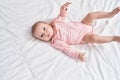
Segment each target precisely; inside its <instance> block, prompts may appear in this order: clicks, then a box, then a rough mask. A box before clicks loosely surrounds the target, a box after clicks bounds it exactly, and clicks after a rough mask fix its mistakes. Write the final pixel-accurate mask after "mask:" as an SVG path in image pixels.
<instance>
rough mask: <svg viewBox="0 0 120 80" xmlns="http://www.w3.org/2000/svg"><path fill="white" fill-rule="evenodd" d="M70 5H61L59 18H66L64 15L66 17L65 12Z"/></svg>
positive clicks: (67, 3) (68, 3)
mask: <svg viewBox="0 0 120 80" xmlns="http://www.w3.org/2000/svg"><path fill="white" fill-rule="evenodd" d="M70 4H71V3H70V2H66V3H65V4H63V5H62V6H61V8H60V14H59V16H61V17H66V15H67V10H68V9H67V8H68V6H69V5H70Z"/></svg>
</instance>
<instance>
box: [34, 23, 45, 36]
mask: <svg viewBox="0 0 120 80" xmlns="http://www.w3.org/2000/svg"><path fill="white" fill-rule="evenodd" d="M39 23H45V24H46V22H44V21H38V22H36V23H34V24H33V26H32V36H33V37H35V38H37V37H36V36H35V34H34V32H35V31H36V28H37V25H38V24H39Z"/></svg>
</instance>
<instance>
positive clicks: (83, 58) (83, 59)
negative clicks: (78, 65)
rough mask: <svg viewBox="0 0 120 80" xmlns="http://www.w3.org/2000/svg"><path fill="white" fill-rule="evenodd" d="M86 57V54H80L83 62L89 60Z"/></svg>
mask: <svg viewBox="0 0 120 80" xmlns="http://www.w3.org/2000/svg"><path fill="white" fill-rule="evenodd" d="M85 56H86V53H80V54H79V59H80V60H81V61H82V62H84V61H86V60H87V58H86V57H85Z"/></svg>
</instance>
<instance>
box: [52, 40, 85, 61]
mask: <svg viewBox="0 0 120 80" xmlns="http://www.w3.org/2000/svg"><path fill="white" fill-rule="evenodd" d="M52 46H53V47H55V48H57V49H59V50H61V51H63V52H65V54H66V55H68V56H70V57H72V58H74V59H79V60H81V61H85V60H86V58H85V54H84V53H81V52H79V51H77V50H74V49H73V48H72V47H70V46H69V45H68V44H67V43H65V42H63V41H60V40H55V42H54V43H53V44H52Z"/></svg>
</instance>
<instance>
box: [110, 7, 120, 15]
mask: <svg viewBox="0 0 120 80" xmlns="http://www.w3.org/2000/svg"><path fill="white" fill-rule="evenodd" d="M119 12H120V7H117V8H115V9H114V10H113V11H111V12H110V15H109V16H110V17H113V16H115V15H116V14H118V13H119Z"/></svg>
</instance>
